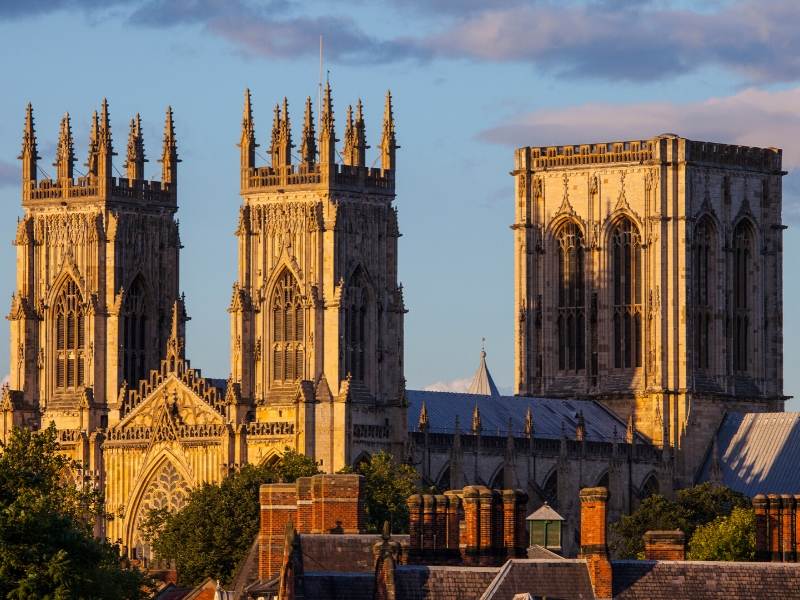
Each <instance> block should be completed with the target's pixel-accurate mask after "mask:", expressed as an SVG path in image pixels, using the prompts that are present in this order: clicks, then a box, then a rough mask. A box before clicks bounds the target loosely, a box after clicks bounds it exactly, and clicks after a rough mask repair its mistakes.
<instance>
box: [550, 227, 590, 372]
mask: <svg viewBox="0 0 800 600" xmlns="http://www.w3.org/2000/svg"><path fill="white" fill-rule="evenodd" d="M556 243H557V245H558V317H557V327H556V330H557V334H558V368H559V369H560V370H562V371H578V370H581V369H583V368H584V366H585V363H586V360H585V322H586V303H585V300H584V298H585V295H584V284H583V281H584V278H583V274H584V244H583V234H582V233H581V230H580V229H579V228H578V226H577V225H576V224H575V223H567V224H566V225H564V226H563V227H561V229H559V231H558V233H557V234H556Z"/></svg>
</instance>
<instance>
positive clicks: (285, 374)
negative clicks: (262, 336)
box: [270, 271, 305, 382]
mask: <svg viewBox="0 0 800 600" xmlns="http://www.w3.org/2000/svg"><path fill="white" fill-rule="evenodd" d="M270 314H271V319H272V327H271V330H272V331H271V345H272V353H271V354H272V380H273V381H277V382H281V381H297V380H299V379H302V378H303V377H304V375H305V312H304V309H303V299H302V296H301V295H300V287H299V286H298V285H297V281H296V280H295V278H294V277H293V276H292V274H291V273H290V272H289V271H284V273H283V274H282V275H281V277H280V278H279V279H278V282H277V283H276V284H275V289H274V290H273V292H272V299H271V302H270Z"/></svg>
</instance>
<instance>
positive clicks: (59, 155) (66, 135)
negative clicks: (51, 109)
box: [53, 113, 75, 181]
mask: <svg viewBox="0 0 800 600" xmlns="http://www.w3.org/2000/svg"><path fill="white" fill-rule="evenodd" d="M74 163H75V146H74V144H73V143H72V125H71V124H70V120H69V113H66V114H64V117H63V118H62V119H61V129H60V131H59V133H58V146H57V147H56V162H54V163H53V166H54V167H55V168H56V178H57V179H58V180H59V181H64V180H67V179H69V180H72V167H73V165H74Z"/></svg>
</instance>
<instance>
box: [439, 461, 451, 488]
mask: <svg viewBox="0 0 800 600" xmlns="http://www.w3.org/2000/svg"><path fill="white" fill-rule="evenodd" d="M436 489H437V490H438V491H439V492H440V493H441V492H446V491H447V490H449V489H451V486H450V465H448V466H447V467H445V469H444V471H442V473H441V475H439V479H437V480H436Z"/></svg>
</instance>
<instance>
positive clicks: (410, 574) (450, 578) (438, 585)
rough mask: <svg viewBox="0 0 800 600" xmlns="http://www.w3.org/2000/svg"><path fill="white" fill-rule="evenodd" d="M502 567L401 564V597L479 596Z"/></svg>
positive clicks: (456, 599) (448, 599)
mask: <svg viewBox="0 0 800 600" xmlns="http://www.w3.org/2000/svg"><path fill="white" fill-rule="evenodd" d="M499 571H500V569H499V568H498V567H434V566H421V565H420V566H416V565H415V566H404V567H397V569H396V570H395V587H396V589H397V600H478V599H479V598H480V597H481V596H482V595H483V593H484V591H485V590H486V588H487V587H488V586H489V584H490V583H491V582H492V580H494V578H495V576H496V575H497V573H498V572H499Z"/></svg>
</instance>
